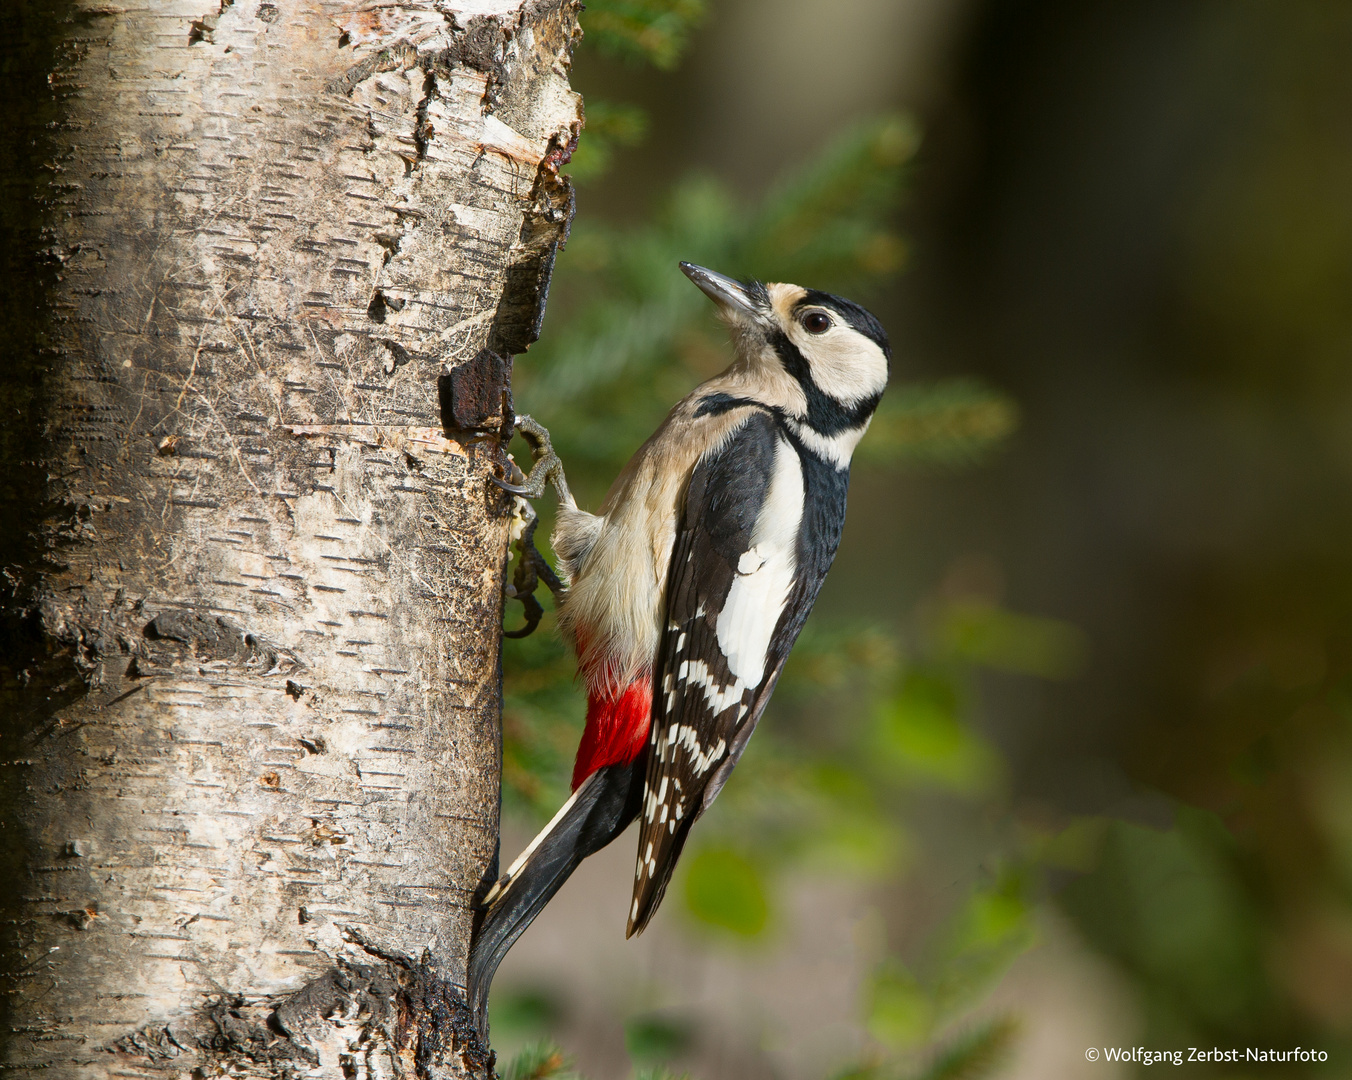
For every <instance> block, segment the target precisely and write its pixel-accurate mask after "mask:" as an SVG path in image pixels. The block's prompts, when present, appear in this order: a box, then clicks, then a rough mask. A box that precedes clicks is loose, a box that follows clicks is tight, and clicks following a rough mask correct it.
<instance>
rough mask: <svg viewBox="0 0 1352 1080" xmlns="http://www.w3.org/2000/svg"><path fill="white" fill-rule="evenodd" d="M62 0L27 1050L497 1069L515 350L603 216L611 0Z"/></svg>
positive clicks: (37, 555)
mask: <svg viewBox="0 0 1352 1080" xmlns="http://www.w3.org/2000/svg"><path fill="white" fill-rule="evenodd" d="M40 8H42V3H40V2H39V3H37V4H34V3H27V4H26V5H25V7H24V9H23V11H22V12H20V11H17V10H16V11H14V12H12V13H11V17H17V18H19V21H20V22H21V23H22V22H23V20H24V19H27V22H26V23H23V26H24V27H26V28H27V29H26V31H25V33H17V32H16V31H15V30H14V28H13V26H11V27H10V31H11V41H10V42H9V45H8V47H7V51H8V53H9V57H8V59H10V60H13V61H15V62H16V63H27V64H29V65H30V69H29V70H28V72H27V76H26V77H29V81H28V83H27V84H25V85H30V86H31V85H34V81H33V78H31V76H33V75H34V74H35V73H34V71H33V70H31V68H32V65H41V64H48V66H49V72H48V74H49V76H50V77H49V78H48V79H47V85H49V86H50V88H51V91H50V94H51V96H50V97H49V99H48V100H46V101H45V102H44V101H37V102H34V101H30V102H26V103H21V106H20V107H22V108H24V109H27V110H28V112H27V113H25V114H24V115H17V116H13V117H11V119H10V121H8V123H9V125H10V130H9V132H8V136H7V137H8V139H9V142H8V143H7V144H6V145H10V144H12V145H13V146H17V147H19V148H20V150H19V151H16V153H17V154H18V158H16V160H19V159H22V161H27V163H28V165H27V166H22V161H20V164H19V165H14V166H13V169H12V173H11V175H10V176H9V177H8V179H7V182H6V188H5V199H6V200H7V202H6V210H5V212H6V213H7V214H8V215H9V216H8V218H6V220H7V221H9V222H10V224H11V225H14V227H13V229H11V232H10V234H9V235H10V236H11V237H13V236H17V237H19V238H20V240H21V241H23V242H24V243H27V240H24V238H25V237H27V238H29V239H33V238H36V240H37V241H38V242H39V243H40V245H41V248H42V250H43V252H44V253H45V255H46V268H45V269H43V268H42V267H40V266H39V267H37V268H36V269H34V270H32V276H31V278H30V279H27V280H25V279H24V278H23V274H24V273H26V271H25V270H24V267H25V266H29V265H34V264H31V263H25V261H24V260H25V259H26V258H28V255H29V254H30V252H29V251H23V252H18V253H17V254H16V253H14V252H10V253H9V255H10V257H9V259H8V261H7V262H6V270H5V273H6V274H7V275H8V277H7V278H6V279H5V280H6V281H7V282H8V285H7V287H8V288H10V290H11V293H10V295H9V297H8V299H9V300H13V299H14V297H15V296H16V295H19V294H22V295H23V296H26V297H29V301H25V302H29V305H30V307H31V309H32V310H31V312H30V314H29V315H27V316H26V315H25V314H24V312H23V311H20V310H18V309H13V310H10V311H9V312H8V313H7V315H6V320H7V321H6V323H5V326H6V327H7V328H8V329H9V331H10V335H9V337H10V340H9V343H8V348H9V349H10V350H11V358H10V367H11V370H10V372H9V373H8V377H9V379H10V385H9V387H8V388H7V389H6V391H5V394H6V396H5V397H4V399H3V404H4V405H5V407H6V409H7V415H9V416H10V419H9V420H8V421H7V422H6V423H7V426H8V427H9V434H8V436H6V440H5V442H4V447H3V450H4V453H3V457H4V460H3V463H2V464H3V467H4V469H5V470H6V472H7V481H6V484H7V486H6V489H5V492H4V493H3V508H4V509H3V516H4V517H5V521H4V522H3V523H0V532H4V533H5V534H6V536H5V538H4V540H5V548H4V551H5V558H6V560H7V562H8V566H7V569H6V575H7V577H8V579H9V581H10V584H11V596H10V599H9V604H8V608H7V609H6V616H7V620H8V621H7V623H6V626H7V628H8V630H7V632H8V638H7V641H8V644H7V646H6V662H7V663H8V665H9V670H8V674H7V678H6V680H5V683H4V686H3V704H4V708H5V718H4V721H3V724H4V730H3V740H4V745H3V755H2V757H3V760H2V761H0V824H2V825H3V829H0V853H2V856H3V860H4V861H3V864H2V865H3V877H4V880H3V881H2V882H0V904H3V915H4V920H5V924H4V927H3V930H4V937H5V945H6V952H5V959H4V962H3V964H2V965H0V991H3V1000H4V1007H5V1028H6V1030H5V1032H4V1034H5V1035H6V1036H7V1037H6V1038H5V1039H4V1045H3V1048H2V1049H0V1063H2V1064H3V1065H4V1067H5V1069H6V1071H7V1073H8V1074H9V1075H16V1074H17V1075H27V1074H29V1073H35V1072H37V1071H41V1073H42V1075H43V1076H46V1077H111V1076H119V1077H152V1076H161V1075H165V1074H173V1075H176V1076H188V1075H190V1074H191V1075H195V1076H212V1075H219V1074H220V1073H221V1072H222V1071H225V1072H229V1073H231V1074H233V1075H236V1076H267V1077H279V1076H283V1075H286V1076H316V1077H319V1076H322V1077H338V1076H347V1077H351V1076H361V1075H367V1074H370V1075H373V1076H374V1075H398V1076H408V1077H412V1076H443V1075H444V1076H460V1075H483V1074H484V1072H485V1070H486V1069H487V1068H489V1067H490V1066H489V1064H488V1062H487V1060H486V1058H485V1054H484V1050H483V1048H480V1047H477V1046H475V1045H474V1044H473V1041H472V1038H470V1036H469V1029H468V1026H467V1025H466V1024H465V1023H464V1020H465V1018H464V1017H463V1016H462V1015H461V1014H460V1012H459V1009H458V1006H457V1004H456V999H457V994H458V990H457V987H458V985H459V984H460V983H461V982H462V981H463V971H464V960H465V954H466V950H467V944H468V937H469V928H470V904H471V898H472V896H473V894H474V892H475V890H476V889H478V888H479V886H480V883H481V882H482V881H484V880H485V879H489V880H491V877H492V875H493V874H494V873H495V869H494V865H493V864H494V862H495V859H496V854H495V844H496V837H497V825H498V821H497V814H498V770H499V752H500V751H499V747H500V743H499V739H500V734H499V730H500V729H499V716H500V698H499V684H500V672H499V663H498V656H499V641H500V632H501V617H502V584H503V567H504V562H505V555H506V545H507V539H508V528H509V513H510V509H511V506H510V500H509V499H508V498H506V497H504V496H503V495H502V493H501V492H500V491H498V489H496V488H494V487H492V486H491V485H489V484H488V483H487V482H486V481H487V476H488V474H489V472H490V470H491V469H492V468H493V465H494V462H495V460H500V454H501V450H500V448H499V446H498V442H497V435H496V434H495V433H494V429H497V428H500V426H501V421H502V416H501V412H502V407H503V396H502V390H503V389H504V388H505V373H506V367H505V365H502V364H501V363H499V362H497V361H495V360H494V359H493V357H492V356H490V355H489V354H487V353H485V352H483V350H485V349H491V350H494V351H495V352H496V353H498V354H501V355H508V354H510V353H514V352H520V351H521V350H523V349H524V348H525V347H526V346H527V345H528V344H529V343H530V341H531V340H533V338H534V335H535V333H536V329H537V326H538V317H539V314H540V311H541V310H542V307H543V302H544V291H545V289H546V287H547V283H548V276H549V271H550V269H551V267H552V259H553V253H554V250H555V248H556V247H557V245H558V243H559V242H560V241H561V239H562V238H563V236H564V233H565V230H566V227H567V221H568V218H569V215H570V213H571V195H570V191H569V189H568V186H567V182H566V181H565V180H561V179H560V178H559V177H558V175H557V169H558V166H559V165H560V163H561V162H563V161H565V160H566V156H567V153H568V150H569V148H570V146H571V145H572V144H573V141H574V140H575V138H576V135H577V130H578V126H579V119H580V110H579V102H578V99H577V97H576V95H574V94H573V93H572V92H571V90H570V89H569V87H568V64H569V53H570V48H571V46H572V43H573V39H574V37H575V35H576V33H577V30H576V15H577V4H576V3H575V0H444V2H443V0H436V2H433V0H407V2H404V0H379V2H369V3H359V2H357V0H48V2H47V3H46V9H45V11H41V10H39V11H38V14H34V11H35V10H37V9H40ZM44 20H45V21H44ZM34 27H37V29H36V30H35V29H34ZM24 50H27V52H24ZM16 58H17V59H16ZM20 81H22V80H20ZM16 132H17V134H16ZM20 151H21V152H20ZM25 155H27V156H26V157H25ZM21 166H22V167H21ZM28 166H31V169H30V171H31V174H32V175H31V177H29V174H27V173H25V172H24V171H23V169H24V167H28ZM44 178H45V179H44ZM28 179H32V181H33V184H34V185H35V186H34V188H33V191H32V192H28V193H26V192H25V191H24V190H23V188H24V184H25V183H27V182H28ZM33 193H35V194H36V195H37V196H38V197H39V198H40V199H41V201H42V202H41V205H39V204H36V203H33V204H31V206H30V210H29V211H23V210H22V208H21V204H23V200H24V199H25V198H28V196H29V195H30V194H33ZM24 205H29V204H24ZM16 207H17V208H19V209H16ZM34 208H36V209H34ZM38 212H40V213H41V214H42V215H44V216H43V217H42V219H41V223H40V228H41V229H42V232H41V233H38V232H37V228H38V226H34V227H33V228H27V226H26V225H25V224H24V221H26V220H27V219H23V213H38ZM33 220H36V218H35V219H33ZM15 222H18V224H17V225H15V224H14V223H15ZM30 224H31V222H30ZM26 228H27V231H25V229H26ZM14 290H18V291H17V292H15V291H14ZM30 294H31V295H30ZM16 302H17V301H16ZM16 312H17V313H16ZM30 317H31V325H30V323H27V322H25V319H26V318H30ZM476 357H477V360H476ZM471 362H472V363H471ZM467 365H468V366H467ZM451 372H456V373H457V378H459V377H460V376H463V375H465V374H466V373H467V372H468V373H469V374H470V375H471V376H472V377H470V378H459V381H458V382H454V385H453V380H452V378H451V377H450V375H449V374H448V373H451ZM16 388H17V389H16ZM448 389H454V390H455V392H456V394H458V400H456V401H451V400H449V399H448V393H447V391H448ZM452 406H454V409H455V411H456V415H457V416H459V418H460V420H461V421H462V422H463V423H466V424H471V425H473V426H475V427H478V428H480V429H483V430H481V431H480V432H479V433H478V434H475V433H473V432H470V431H466V430H462V429H453V428H452V427H450V426H448V425H450V424H451V423H452V422H453V420H452V417H451V416H450V415H449V413H448V410H449V409H451V408H452ZM39 497H41V498H44V499H45V500H46V501H45V502H42V503H40V504H39V503H38V502H37V499H38V498H39ZM193 1070H197V1071H196V1072H194V1071H193Z"/></svg>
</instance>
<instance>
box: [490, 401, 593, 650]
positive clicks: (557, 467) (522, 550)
mask: <svg viewBox="0 0 1352 1080" xmlns="http://www.w3.org/2000/svg"><path fill="white" fill-rule="evenodd" d="M515 420H516V423H515V426H516V430H517V431H519V432H520V433H521V437H522V438H523V439H525V440H526V443H527V444H528V445H529V446H530V449H531V457H532V458H533V459H534V466H533V467H532V468H531V471H530V475H529V476H526V477H523V478H522V481H521V483H520V484H512V483H508V482H506V481H505V480H500V479H499V478H498V477H496V476H490V477H489V479H490V480H492V481H493V483H495V484H496V485H497V486H498V487H500V488H502V490H503V491H508V492H511V493H512V494H513V495H516V496H517V497H518V499H519V500H520V501H519V503H518V506H519V509H518V511H517V513H518V514H519V516H520V517H521V518H522V520H523V522H524V524H523V526H522V529H521V533H520V535H519V536H518V537H517V541H516V550H517V562H516V572H515V573H514V574H513V575H512V584H511V586H510V587H509V588H508V590H507V595H508V596H512V597H515V598H516V599H518V600H520V601H521V604H522V606H523V607H524V608H525V615H526V625H525V626H523V627H521V628H520V629H519V630H509V631H505V632H504V633H503V637H509V638H523V637H528V636H530V635H531V634H532V633H534V632H535V628H536V627H537V626H539V625H540V620H541V619H542V618H543V617H544V609H543V608H542V607H540V602H539V601H538V600H536V599H535V590H536V588H537V587H538V586H539V584H540V582H541V581H542V580H543V581H544V583H545V584H546V585H548V586H549V591H550V592H551V593H553V595H554V604H555V606H556V607H557V606H558V605H559V604H561V603H562V602H563V598H564V596H565V595H567V592H568V590H567V587H566V586H565V585H564V584H563V582H562V581H560V580H559V576H558V574H556V573H554V568H553V567H552V566H550V565H549V563H548V562H546V561H545V557H544V556H543V555H541V554H540V552H539V551H538V550H537V549H536V547H535V529H536V527H537V526H538V525H539V524H540V519H539V517H538V516H537V515H536V513H535V510H534V508H533V507H532V506H531V505H530V504H529V503H528V502H526V501H525V500H526V499H538V498H539V497H540V496H541V495H542V494H544V490H545V485H546V484H551V483H552V484H553V485H554V490H555V491H556V492H558V496H559V502H560V503H561V504H562V505H564V506H575V505H576V504H575V503H574V502H573V495H572V492H570V491H569V490H568V481H567V480H566V479H565V478H564V475H563V462H562V461H560V460H559V455H558V454H556V453H555V452H554V447H553V445H552V444H551V443H550V441H549V432H548V431H547V430H545V428H544V426H543V425H541V424H538V423H536V422H535V421H534V420H533V419H531V418H530V417H529V416H517V417H516V418H515ZM509 464H510V462H509ZM513 471H514V472H516V473H518V474H519V473H520V470H519V469H516V468H514V469H513ZM513 479H515V477H513Z"/></svg>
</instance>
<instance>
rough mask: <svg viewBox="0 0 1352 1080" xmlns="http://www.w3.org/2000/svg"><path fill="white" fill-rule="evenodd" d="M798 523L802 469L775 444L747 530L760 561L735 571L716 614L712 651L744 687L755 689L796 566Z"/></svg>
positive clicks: (784, 444)
mask: <svg viewBox="0 0 1352 1080" xmlns="http://www.w3.org/2000/svg"><path fill="white" fill-rule="evenodd" d="M802 520H803V467H802V465H801V464H800V463H799V461H798V454H797V452H796V451H795V450H794V448H793V447H792V446H790V445H789V444H788V443H787V442H785V441H784V440H783V439H778V440H776V442H775V465H774V472H773V473H772V474H771V476H770V489H769V491H767V492H766V494H765V503H764V505H763V506H762V507H761V511H760V516H759V517H757V518H756V525H755V528H754V529H752V531H751V546H752V550H755V551H757V552H758V553H759V554H758V556H757V557H758V558H760V559H762V561H761V562H760V564H759V565H758V566H757V567H756V569H755V570H753V571H751V572H750V573H742V572H740V563H741V561H742V560H738V562H739V573H738V575H737V577H735V578H733V581H732V588H731V589H729V590H728V598H727V600H726V601H725V602H724V604H723V610H722V611H720V612H719V613H718V624H717V627H716V630H717V633H718V647H719V648H720V649H722V650H723V655H724V656H725V657H727V660H728V670H729V671H731V672H732V674H733V675H735V676H736V677H737V679H738V681H740V682H741V683H742V684H743V685H744V686H759V685H760V682H761V678H762V677H763V676H764V674H765V657H766V653H767V652H768V651H769V648H770V638H771V636H773V634H774V632H775V625H776V624H777V623H778V622H779V616H780V614H781V613H782V612H783V610H784V604H785V603H786V602H787V601H788V598H789V588H790V586H792V584H793V575H794V572H795V571H796V570H797V568H798V557H797V551H796V549H797V544H798V526H799V525H800V524H801V523H802Z"/></svg>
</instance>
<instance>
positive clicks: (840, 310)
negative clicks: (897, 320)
mask: <svg viewBox="0 0 1352 1080" xmlns="http://www.w3.org/2000/svg"><path fill="white" fill-rule="evenodd" d="M804 307H821V308H826V309H827V310H828V311H834V312H835V313H836V314H837V315H839V316H840V317H841V319H842V320H844V322H845V323H846V325H848V326H849V327H851V328H852V329H854V330H858V331H859V333H861V334H863V335H864V337H866V338H868V339H869V340H870V341H872V342H873V344H875V345H877V346H878V348H880V349H882V351H883V356H885V357H886V358H887V369H888V371H889V372H890V371H891V370H892V344H891V342H889V341H888V340H887V331H886V330H884V329H883V324H882V323H880V322H879V321H878V320H877V319H876V318H875V317H874V315H873V312H871V311H869V310H868V309H867V308H862V307H860V306H859V305H858V304H856V303H855V302H854V301H853V300H846V299H845V298H844V297H843V296H832V295H831V294H830V293H825V292H819V291H818V290H816V289H808V290H807V295H806V296H804V297H803V298H802V299H801V300H799V301H798V303H797V304H795V305H794V308H795V309H797V308H804Z"/></svg>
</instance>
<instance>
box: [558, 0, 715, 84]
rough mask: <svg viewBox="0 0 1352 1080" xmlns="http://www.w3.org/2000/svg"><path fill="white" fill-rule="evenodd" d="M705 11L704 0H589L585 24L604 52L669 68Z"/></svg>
mask: <svg viewBox="0 0 1352 1080" xmlns="http://www.w3.org/2000/svg"><path fill="white" fill-rule="evenodd" d="M706 11H707V5H706V3H705V0H587V6H586V9H585V11H584V13H583V16H582V28H583V30H584V31H585V33H586V40H587V41H588V42H589V43H590V44H592V45H594V46H595V47H597V48H599V49H600V50H601V51H602V52H605V53H609V54H610V55H612V56H618V57H620V58H621V59H624V60H630V61H636V62H640V63H649V64H652V65H653V66H654V67H658V68H662V69H664V70H670V69H671V68H673V67H675V66H676V64H677V62H678V61H679V60H680V58H681V54H682V53H683V52H684V51H685V48H686V46H687V45H688V44H689V42H690V33H691V31H692V30H694V29H695V27H696V26H698V25H699V23H700V22H701V21H702V20H703V19H704V16H705V13H706Z"/></svg>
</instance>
